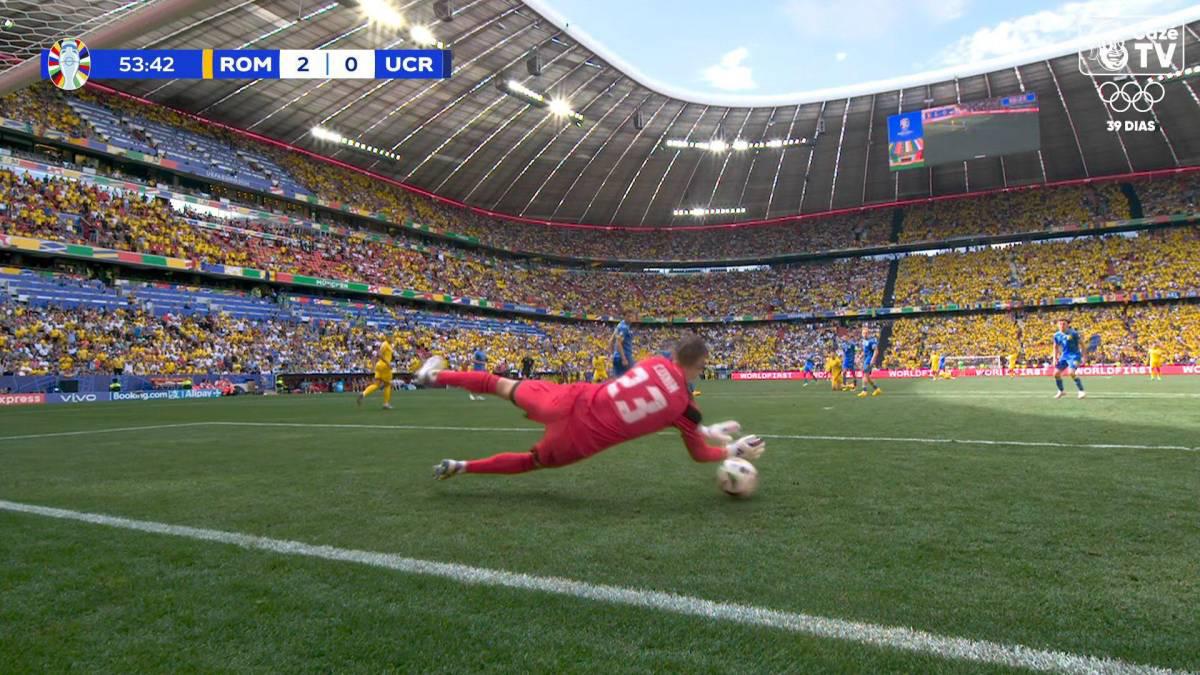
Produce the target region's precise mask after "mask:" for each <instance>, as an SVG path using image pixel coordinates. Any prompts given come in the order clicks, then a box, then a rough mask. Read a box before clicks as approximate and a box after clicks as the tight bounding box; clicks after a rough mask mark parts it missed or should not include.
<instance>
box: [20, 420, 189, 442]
mask: <svg viewBox="0 0 1200 675" xmlns="http://www.w3.org/2000/svg"><path fill="white" fill-rule="evenodd" d="M204 424H212V422H180V423H178V424H151V425H149V426H143V427H110V428H107V429H88V430H86V431H53V432H50V433H45V434H21V435H20V436H0V441H20V440H27V439H33V438H54V437H56V436H91V435H92V434H111V433H116V432H118V431H150V430H152V429H178V428H180V427H195V426H201V425H204Z"/></svg>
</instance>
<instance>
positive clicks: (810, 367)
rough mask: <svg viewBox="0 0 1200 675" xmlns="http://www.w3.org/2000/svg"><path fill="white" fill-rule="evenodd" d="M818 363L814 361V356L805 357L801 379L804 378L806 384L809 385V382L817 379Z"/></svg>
mask: <svg viewBox="0 0 1200 675" xmlns="http://www.w3.org/2000/svg"><path fill="white" fill-rule="evenodd" d="M816 369H817V364H815V363H813V357H811V356H806V357H804V371H803V372H802V373H800V379H802V380H804V386H806V387H807V386H808V383H809V382H816V381H817V374H816Z"/></svg>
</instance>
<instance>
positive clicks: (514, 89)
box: [500, 80, 584, 126]
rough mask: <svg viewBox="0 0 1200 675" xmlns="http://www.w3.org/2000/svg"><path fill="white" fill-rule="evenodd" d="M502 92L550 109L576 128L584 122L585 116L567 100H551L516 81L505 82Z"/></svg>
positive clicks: (530, 103)
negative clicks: (576, 110)
mask: <svg viewBox="0 0 1200 675" xmlns="http://www.w3.org/2000/svg"><path fill="white" fill-rule="evenodd" d="M500 90H501V91H503V92H504V93H506V94H508V95H510V96H513V97H515V98H518V99H521V100H522V101H524V102H525V103H527V104H529V105H531V106H535V107H538V108H544V109H548V110H549V111H550V113H551V114H553V115H556V116H558V117H565V118H567V119H569V120H570V121H571V123H572V124H574V125H575V126H580V125H582V124H583V122H584V118H583V115H580V114H579V113H577V112H575V110H574V109H573V108H571V104H570V103H569V102H568V101H566V100H565V99H558V98H556V99H550V98H548V97H547V96H546V95H545V94H541V93H538V92H536V91H534V90H532V89H530V88H529V87H526V86H525V85H523V84H521V83H520V82H517V81H516V80H506V81H504V83H503V84H502V85H500Z"/></svg>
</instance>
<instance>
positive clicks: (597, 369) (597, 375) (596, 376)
mask: <svg viewBox="0 0 1200 675" xmlns="http://www.w3.org/2000/svg"><path fill="white" fill-rule="evenodd" d="M607 379H608V359H606V358H604V357H603V356H596V357H594V358H593V359H592V382H603V381H605V380H607Z"/></svg>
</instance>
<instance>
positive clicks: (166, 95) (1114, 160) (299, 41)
mask: <svg viewBox="0 0 1200 675" xmlns="http://www.w3.org/2000/svg"><path fill="white" fill-rule="evenodd" d="M367 4H371V3H367ZM25 5H27V6H28V9H27V10H26V11H27V12H28V15H29V20H28V21H27V23H29V24H31V25H30V26H29V28H28V29H27V30H26V31H24V32H22V33H19V35H21V38H20V39H16V38H14V37H13V36H12V35H7V34H6V35H5V36H4V37H3V39H2V40H0V49H2V50H3V51H5V52H7V54H8V55H9V58H8V59H7V61H8V63H3V62H0V89H2V88H3V85H4V83H5V82H6V80H7V81H9V82H11V81H13V79H14V76H15V75H16V72H17V71H18V68H12V67H9V68H8V71H7V72H4V70H3V69H4V67H5V66H6V65H11V64H12V63H14V62H15V61H16V59H14V58H13V55H16V56H18V57H25V56H28V55H30V54H32V53H33V52H34V50H36V49H37V48H40V47H42V46H44V45H46V44H49V43H50V42H51V41H52V40H53V39H54V38H57V37H61V36H62V35H64V34H72V31H75V33H76V34H82V37H84V38H85V40H87V42H88V44H89V45H90V46H92V47H93V48H95V47H110V48H111V47H130V48H155V49H168V48H200V47H211V48H238V47H245V48H259V49H285V48H286V49H313V48H329V49H334V48H337V49H375V48H384V47H394V48H406V47H413V46H414V45H413V44H412V42H411V40H410V37H409V32H408V29H407V28H404V29H387V28H383V27H381V26H379V25H377V24H375V23H368V21H366V20H365V19H364V15H363V11H362V8H361V7H360V3H358V2H349V1H345V0H343V2H340V3H339V2H316V3H311V2H310V3H300V2H297V0H215V1H205V2H200V1H197V0H157V1H152V2H140V3H129V2H119V1H117V0H99V1H97V0H92V1H87V2H85V1H84V0H64V2H61V3H59V5H61V6H63V9H62V10H60V11H57V12H56V15H54V16H46V17H44V18H37V19H36V20H34V18H33V17H35V16H36V11H37V10H36V9H35V8H36V6H37V3H35V2H11V3H8V4H7V5H6V11H8V12H10V13H13V14H18V15H19V14H20V13H21V11H22V9H21V6H25ZM434 5H435V1H434V0H410V1H409V2H399V1H397V2H394V6H396V7H397V8H398V9H399V10H400V12H401V14H402V15H403V16H404V17H405V20H406V22H407V23H408V24H409V25H414V24H419V25H426V26H430V27H431V28H432V29H433V31H434V33H435V35H436V37H437V39H438V40H440V41H442V42H444V43H446V45H447V47H448V48H450V49H452V50H453V51H454V66H455V71H454V76H453V78H452V79H450V80H446V81H411V80H409V81H405V80H378V81H365V80H338V81H328V80H290V81H268V80H262V81H250V82H247V81H220V80H213V81H202V82H197V81H189V82H182V81H169V80H168V81H153V80H143V81H116V82H109V84H112V85H113V86H115V87H117V88H118V89H121V90H123V91H126V92H129V93H132V94H135V95H138V96H142V97H145V98H147V99H149V100H151V101H154V102H157V103H162V104H166V105H170V106H173V107H176V108H180V109H182V110H185V111H189V112H194V113H198V114H201V115H203V116H205V117H209V118H211V119H214V120H217V121H220V122H223V123H227V124H230V125H233V126H236V127H241V128H244V129H248V130H250V131H253V132H256V133H259V134H262V135H265V136H268V137H271V138H276V139H280V140H282V141H285V142H288V143H292V144H295V145H297V146H300V147H303V148H306V149H310V150H313V151H316V152H319V153H322V154H328V155H332V156H334V157H336V158H337V159H339V160H342V161H345V162H348V163H351V164H355V165H358V166H362V167H364V168H369V169H371V170H373V171H376V172H378V173H380V174H383V175H386V176H391V177H394V178H396V179H398V180H402V181H404V182H406V183H409V184H411V185H413V186H415V187H418V188H421V189H424V190H428V191H431V192H434V193H436V194H439V195H443V196H445V197H448V198H451V199H454V200H458V201H462V202H465V203H467V204H470V205H472V206H477V207H481V208H484V209H488V210H491V211H496V212H500V213H504V214H511V215H516V216H523V217H528V218H534V219H546V220H553V221H561V222H572V223H577V222H582V223H591V224H600V225H610V224H611V225H625V226H631V225H632V226H636V225H654V226H658V225H694V224H697V223H698V222H704V221H697V220H696V219H695V218H692V217H676V216H674V215H673V214H672V212H673V211H674V210H675V209H678V208H693V207H712V208H726V207H742V208H744V209H745V213H744V214H741V215H738V216H737V217H736V219H735V220H760V219H766V218H776V217H785V216H790V215H795V214H798V213H816V212H822V211H828V210H831V209H841V208H853V207H857V206H861V205H864V204H874V203H881V202H889V201H894V200H896V199H910V198H920V197H926V196H936V195H950V194H959V193H963V192H968V191H972V192H973V191H980V190H989V189H997V188H1004V187H1014V186H1020V185H1028V184H1035V183H1041V182H1047V181H1058V180H1069V179H1087V178H1096V177H1103V176H1107V175H1114V174H1124V173H1129V172H1140V171H1150V170H1157V169H1171V168H1175V167H1179V166H1187V165H1195V164H1200V125H1198V124H1196V122H1195V121H1196V120H1197V119H1198V118H1200V81H1198V80H1194V79H1193V80H1184V79H1177V80H1173V81H1168V82H1167V83H1166V96H1165V97H1164V99H1163V100H1162V102H1160V103H1159V104H1158V105H1157V106H1156V107H1155V108H1154V110H1153V112H1152V113H1150V114H1148V115H1141V116H1139V117H1137V118H1129V117H1128V116H1124V117H1123V119H1126V118H1129V119H1139V118H1140V119H1146V120H1154V121H1155V122H1156V123H1157V130H1156V131H1153V132H1147V131H1138V132H1121V133H1113V132H1110V131H1108V121H1109V120H1110V119H1112V118H1111V116H1110V114H1109V112H1108V109H1107V107H1106V106H1105V104H1104V103H1103V102H1102V101H1101V99H1100V96H1099V94H1098V92H1097V89H1096V86H1095V82H1094V81H1093V79H1092V78H1090V77H1088V76H1085V75H1083V74H1081V73H1080V72H1079V68H1078V64H1077V57H1076V53H1075V51H1067V50H1066V48H1065V47H1064V48H1063V51H1059V52H1058V54H1059V55H1058V56H1052V55H1050V54H1041V55H1033V54H1027V55H1024V56H1023V58H1022V60H1021V62H1020V63H1015V64H1014V63H1011V62H1010V63H1006V64H995V63H993V64H988V65H987V66H986V67H987V68H988V69H987V70H984V71H983V72H971V73H967V72H963V73H961V74H960V76H959V77H957V78H954V77H951V76H950V75H949V74H947V73H938V74H933V75H926V76H925V77H937V78H939V79H937V80H936V81H932V82H930V81H926V82H921V81H920V79H919V78H918V79H909V80H907V81H905V82H890V83H876V84H871V85H867V86H858V87H854V88H850V87H847V88H845V89H843V90H839V91H826V92H816V93H815V94H808V95H796V96H794V97H790V98H780V97H773V98H772V99H771V100H765V101H764V100H756V99H746V98H740V99H734V98H727V99H723V100H716V99H709V100H700V99H697V97H696V96H694V95H691V94H689V93H687V92H683V91H679V90H675V89H673V88H670V87H668V86H667V85H663V84H660V83H656V82H653V81H651V80H649V79H648V78H646V77H645V76H643V75H642V74H640V73H638V72H637V71H636V70H635V69H633V68H632V67H630V66H628V65H627V64H625V63H624V62H623V61H621V60H620V59H619V57H618V56H617V55H613V54H610V53H608V52H607V51H606V50H605V49H604V48H603V46H602V45H599V44H597V43H596V42H595V41H594V40H591V39H590V38H588V37H587V36H586V34H584V33H582V32H581V31H579V30H577V29H575V28H569V27H568V28H567V30H564V29H563V28H560V26H564V25H565V24H564V22H563V20H562V19H561V17H558V16H556V15H555V14H554V13H553V12H552V10H551V9H549V8H548V7H547V6H546V3H544V2H543V1H542V0H526V1H525V2H517V1H515V0H451V2H450V6H451V7H452V8H453V10H454V16H453V19H452V20H451V21H438V20H437V19H436V17H435V9H434ZM1191 18H1193V19H1194V18H1196V17H1191ZM18 20H19V19H18ZM631 20H634V18H632V17H631ZM43 24H44V25H43ZM1198 31H1200V21H1193V22H1192V23H1189V24H1187V26H1186V28H1185V32H1186V36H1185V37H1186V42H1187V61H1188V63H1187V65H1189V66H1192V65H1196V64H1200V45H1197V42H1198V40H1200V38H1198ZM10 32H11V31H10ZM534 48H537V49H538V52H539V54H540V57H541V61H542V64H543V70H542V74H541V75H540V76H537V77H533V76H530V75H529V74H528V73H527V72H526V68H525V62H526V59H527V57H528V56H529V54H530V51H531V50H532V49H534ZM1077 48H1078V47H1076V49H1077ZM509 79H513V80H516V81H518V82H521V83H523V84H524V85H525V86H527V87H529V88H531V89H534V90H537V91H541V92H547V93H549V94H551V95H553V96H556V97H561V98H564V99H566V100H568V101H569V102H570V104H571V105H572V106H573V107H574V109H575V110H578V111H579V112H581V113H582V114H583V115H584V116H585V117H586V119H587V122H586V123H585V124H584V125H583V126H582V127H576V126H573V125H570V124H568V123H566V122H565V121H564V120H563V119H562V118H561V117H555V116H553V115H551V114H549V113H547V112H546V111H544V110H542V109H538V108H534V107H531V106H529V105H526V104H524V103H522V102H521V101H520V100H518V99H516V98H514V97H512V96H509V95H506V94H504V93H502V92H501V91H499V90H498V88H497V86H496V85H497V84H498V83H500V82H506V81H508V80H509ZM875 87H880V88H878V89H877V88H875ZM1022 91H1034V92H1036V93H1037V94H1038V96H1039V99H1040V103H1041V120H1042V149H1041V151H1040V152H1036V153H1024V154H1020V155H1010V156H1006V157H1003V158H987V159H977V160H970V161H967V162H964V163H962V164H954V165H944V166H939V167H934V168H930V169H918V170H909V171H904V172H899V173H893V172H891V171H889V170H888V166H887V138H886V136H887V133H886V119H887V117H888V116H889V115H892V114H895V113H897V112H900V111H911V110H919V109H921V108H926V107H930V106H933V105H942V104H949V103H954V102H956V101H969V100H975V99H981V98H986V97H989V96H1002V95H1008V94H1013V93H1018V92H1022ZM639 113H640V117H641V121H642V124H641V126H642V128H641V129H638V128H636V127H637V126H638V125H637V124H635V121H636V120H635V117H637V116H638V115H639ZM314 125H321V126H324V127H326V128H328V129H331V130H333V131H336V132H338V133H340V134H342V135H344V136H346V137H348V138H353V139H357V140H360V141H361V142H363V143H366V144H369V145H372V146H375V147H378V148H382V149H384V150H388V149H391V150H393V151H394V152H395V153H397V154H398V155H399V157H400V159H399V160H398V161H393V160H390V159H385V158H379V157H377V156H375V155H370V154H366V153H363V152H360V151H358V150H354V149H349V148H345V147H335V146H332V145H330V144H328V143H327V142H323V141H320V140H318V139H316V138H314V137H313V136H312V135H311V133H310V129H311V128H312V127H313V126H314ZM714 138H721V139H724V140H726V141H730V140H732V139H734V138H741V139H745V140H748V141H759V140H771V139H777V138H804V139H810V140H811V139H814V138H815V139H816V140H815V142H814V143H813V144H812V145H797V146H789V147H784V148H766V149H762V150H757V151H755V150H747V151H743V152H736V153H735V152H726V153H720V154H718V153H712V152H706V151H700V150H694V149H686V150H678V149H671V148H666V147H663V145H662V143H663V141H665V140H667V139H690V140H695V141H708V140H710V139H714ZM712 220H713V221H722V222H723V221H729V220H731V218H730V217H729V216H715V217H712Z"/></svg>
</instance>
